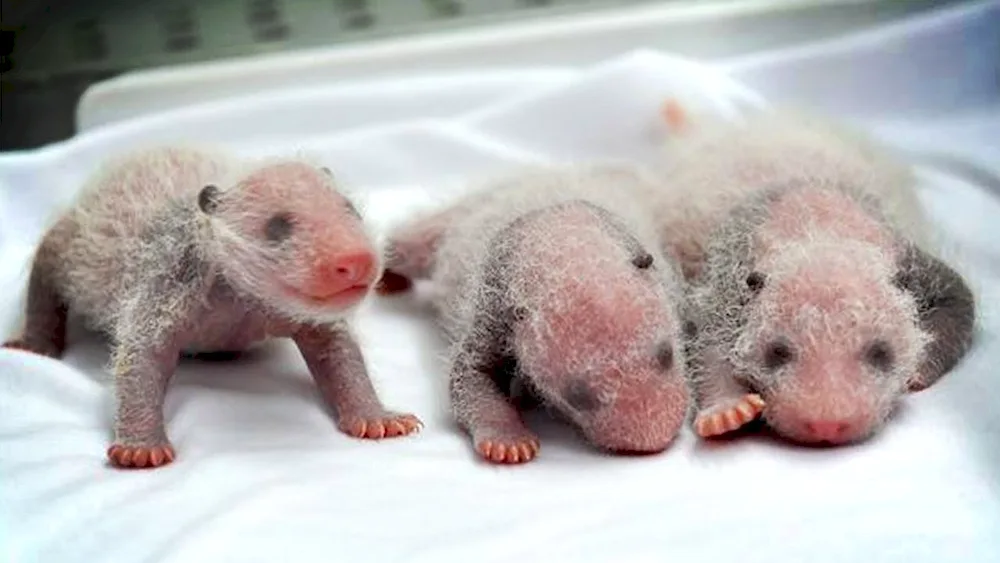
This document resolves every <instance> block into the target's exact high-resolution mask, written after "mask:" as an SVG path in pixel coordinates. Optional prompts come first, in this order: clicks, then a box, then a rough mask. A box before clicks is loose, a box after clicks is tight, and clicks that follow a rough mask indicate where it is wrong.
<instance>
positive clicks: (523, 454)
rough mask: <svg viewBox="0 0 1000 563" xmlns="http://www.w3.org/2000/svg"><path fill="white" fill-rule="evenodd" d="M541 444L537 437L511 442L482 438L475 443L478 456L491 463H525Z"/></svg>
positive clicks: (532, 457)
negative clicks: (482, 439)
mask: <svg viewBox="0 0 1000 563" xmlns="http://www.w3.org/2000/svg"><path fill="white" fill-rule="evenodd" d="M540 449H541V444H540V443H539V442H538V439H537V438H526V439H521V440H516V441H513V442H500V441H494V440H484V441H482V442H479V443H477V444H476V451H477V452H479V455H480V457H482V458H483V459H485V460H486V461H489V462H491V463H497V464H511V465H513V464H518V463H527V462H529V461H531V460H533V459H535V456H537V455H538V451H539V450H540Z"/></svg>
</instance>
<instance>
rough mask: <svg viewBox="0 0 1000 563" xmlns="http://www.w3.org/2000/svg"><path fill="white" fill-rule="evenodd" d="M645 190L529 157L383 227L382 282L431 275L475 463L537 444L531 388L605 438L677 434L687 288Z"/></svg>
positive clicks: (625, 448) (636, 448)
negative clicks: (531, 424) (458, 195)
mask: <svg viewBox="0 0 1000 563" xmlns="http://www.w3.org/2000/svg"><path fill="white" fill-rule="evenodd" d="M649 188H650V186H649V180H648V178H646V177H645V176H644V174H642V173H640V172H639V171H637V170H635V169H633V168H631V167H626V166H618V165H611V164H600V165H590V166H580V167H569V166H566V167H555V168H552V169H543V170H529V171H526V172H524V173H522V174H520V175H517V176H514V177H512V178H509V179H507V180H504V181H499V182H496V183H493V184H490V185H488V186H486V188H485V189H482V190H478V191H475V192H473V193H472V194H469V195H467V196H465V197H464V198H463V199H461V200H460V201H459V202H457V203H454V204H453V205H451V206H449V207H447V208H445V209H443V210H441V211H438V212H437V213H434V214H431V215H430V216H428V217H424V218H421V219H418V220H415V221H413V222H411V223H409V224H406V225H404V226H402V227H400V228H398V229H397V230H396V231H395V232H394V233H393V235H392V236H391V237H390V242H389V248H388V249H387V256H386V260H387V268H386V272H387V273H386V275H385V276H384V277H383V283H382V287H383V289H384V291H387V292H389V291H399V290H402V289H405V288H406V287H408V286H409V284H410V283H412V281H413V280H415V279H430V280H431V282H432V286H433V287H434V289H435V290H436V291H435V293H434V295H435V297H434V300H433V305H434V308H435V310H436V311H437V313H438V315H439V317H440V321H441V324H442V325H443V328H444V332H445V333H446V335H447V337H448V339H449V340H450V342H451V351H450V361H449V369H450V393H451V405H452V409H453V412H454V415H455V417H456V419H457V421H458V423H459V425H460V426H461V427H462V428H463V429H464V430H465V431H466V432H468V434H469V435H470V436H471V438H472V441H473V444H474V447H475V450H476V451H477V452H478V454H479V455H480V456H481V457H482V458H484V459H485V460H487V461H490V462H493V463H523V462H527V461H530V460H532V459H533V458H534V457H535V456H536V455H537V453H538V451H539V441H538V438H537V437H536V436H535V434H534V433H532V432H531V431H530V430H529V429H528V428H527V427H526V426H525V424H524V423H523V422H522V420H521V417H520V409H521V408H522V407H525V406H527V404H530V403H535V402H539V401H540V402H542V403H544V404H546V405H547V406H549V407H552V408H553V409H554V410H555V411H556V412H558V413H560V414H561V415H562V416H563V417H564V418H566V419H568V420H569V421H571V422H572V423H573V424H575V426H577V427H578V428H579V429H580V430H581V431H582V433H583V434H584V436H585V437H586V438H588V439H589V441H590V442H591V443H593V444H595V445H597V446H599V447H601V448H604V449H606V450H611V451H618V452H658V451H662V450H664V449H665V448H667V446H668V445H669V444H670V443H671V442H672V441H673V439H674V438H675V436H676V435H677V433H678V431H679V429H680V427H681V426H682V425H683V422H684V420H685V418H686V414H687V408H688V390H687V386H686V381H685V378H684V370H685V359H684V349H683V346H682V342H681V327H682V322H681V317H680V315H681V309H682V299H683V291H682V288H681V285H680V284H681V282H680V280H679V273H678V272H677V271H676V269H675V267H674V265H673V264H672V263H671V262H670V261H668V260H667V259H666V258H665V257H664V256H663V255H662V253H661V252H660V251H659V250H658V243H657V239H656V232H655V229H654V228H653V225H652V223H651V222H650V218H649V217H648V215H647V213H646V210H645V209H644V208H643V206H642V205H641V200H640V199H639V197H638V194H640V193H644V192H643V190H648V189H649ZM524 401H526V402H524Z"/></svg>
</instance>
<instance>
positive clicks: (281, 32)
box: [246, 0, 289, 43]
mask: <svg viewBox="0 0 1000 563" xmlns="http://www.w3.org/2000/svg"><path fill="white" fill-rule="evenodd" d="M246 18H247V24H249V25H250V30H251V31H252V32H253V38H254V41H256V42H258V43H264V42H268V41H281V40H282V39H287V38H288V35H289V29H288V24H286V23H285V21H284V18H283V17H282V14H281V10H280V9H279V8H278V3H277V2H275V1H274V0H247V3H246Z"/></svg>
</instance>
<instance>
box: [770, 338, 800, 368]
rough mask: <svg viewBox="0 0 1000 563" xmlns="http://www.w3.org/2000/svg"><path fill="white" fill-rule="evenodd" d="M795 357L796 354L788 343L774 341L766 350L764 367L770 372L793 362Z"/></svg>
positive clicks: (781, 340) (780, 340)
mask: <svg viewBox="0 0 1000 563" xmlns="http://www.w3.org/2000/svg"><path fill="white" fill-rule="evenodd" d="M794 356H795V353H794V352H792V347H791V345H790V344H789V343H788V342H787V341H785V340H783V339H779V340H774V341H772V342H770V343H768V345H767V347H766V348H764V367H766V368H767V369H769V370H775V369H778V368H780V367H782V366H784V365H786V364H788V363H789V362H791V361H792V359H793V358H794Z"/></svg>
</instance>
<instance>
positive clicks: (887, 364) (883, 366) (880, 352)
mask: <svg viewBox="0 0 1000 563" xmlns="http://www.w3.org/2000/svg"><path fill="white" fill-rule="evenodd" d="M864 354H865V361H866V362H868V364H869V365H870V366H872V367H873V368H876V369H879V370H882V371H889V370H890V369H892V363H893V360H894V359H895V358H894V357H893V354H892V348H891V347H890V346H889V343H888V342H886V341H885V340H882V339H877V340H873V341H872V342H871V343H869V344H868V346H867V347H866V348H865V352H864Z"/></svg>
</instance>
